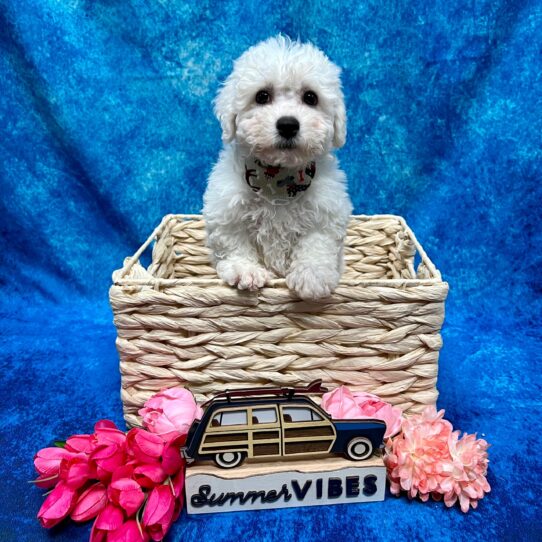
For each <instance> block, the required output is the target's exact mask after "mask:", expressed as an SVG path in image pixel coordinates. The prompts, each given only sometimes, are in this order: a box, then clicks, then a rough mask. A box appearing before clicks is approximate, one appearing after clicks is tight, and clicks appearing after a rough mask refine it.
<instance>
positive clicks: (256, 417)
mask: <svg viewBox="0 0 542 542" xmlns="http://www.w3.org/2000/svg"><path fill="white" fill-rule="evenodd" d="M276 421H277V411H276V410H275V409H274V408H253V409H252V423H253V424H258V423H275V422H276Z"/></svg>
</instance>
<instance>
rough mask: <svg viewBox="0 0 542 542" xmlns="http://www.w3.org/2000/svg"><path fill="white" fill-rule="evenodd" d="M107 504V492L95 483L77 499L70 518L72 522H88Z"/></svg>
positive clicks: (101, 485) (98, 483) (103, 487)
mask: <svg viewBox="0 0 542 542" xmlns="http://www.w3.org/2000/svg"><path fill="white" fill-rule="evenodd" d="M106 504H107V490H106V489H105V486H104V485H103V484H102V483H100V482H97V483H95V484H92V485H91V486H90V487H89V488H87V489H86V490H85V491H83V493H82V494H81V495H80V496H79V498H78V499H77V502H76V503H75V506H74V508H73V510H72V511H71V513H70V517H71V518H72V519H73V521H79V522H82V521H88V520H89V519H92V518H95V517H96V516H97V515H98V514H99V513H100V512H101V511H102V510H103V509H104V508H105V505H106Z"/></svg>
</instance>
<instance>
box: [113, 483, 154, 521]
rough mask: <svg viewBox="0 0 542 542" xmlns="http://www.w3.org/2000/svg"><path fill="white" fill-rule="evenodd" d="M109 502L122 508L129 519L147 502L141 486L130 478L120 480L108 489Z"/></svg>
mask: <svg viewBox="0 0 542 542" xmlns="http://www.w3.org/2000/svg"><path fill="white" fill-rule="evenodd" d="M107 496H108V497H109V500H110V501H111V502H112V503H113V504H115V505H117V506H118V507H120V508H122V509H123V510H124V511H125V512H126V515H127V516H128V517H130V516H133V515H134V514H135V513H136V512H137V511H138V510H139V507H140V506H141V505H142V504H143V501H144V500H145V494H144V493H143V491H142V490H141V486H140V485H139V484H138V483H137V482H136V481H135V480H130V479H129V478H120V479H119V480H115V481H114V482H112V483H111V485H110V486H109V487H108V489H107Z"/></svg>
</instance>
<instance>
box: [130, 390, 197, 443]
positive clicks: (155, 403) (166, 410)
mask: <svg viewBox="0 0 542 542" xmlns="http://www.w3.org/2000/svg"><path fill="white" fill-rule="evenodd" d="M139 414H140V416H142V417H143V425H144V426H145V427H146V429H147V430H149V431H150V432H151V433H157V434H158V435H161V436H162V437H164V438H165V439H166V440H169V439H171V438H174V437H176V436H177V435H179V434H181V435H186V434H187V433H188V429H189V428H190V425H191V424H192V422H193V421H194V419H199V418H201V416H202V414H203V412H202V410H201V408H200V407H199V406H198V405H197V404H196V401H195V399H194V396H193V395H192V394H191V393H190V392H189V391H188V390H187V389H185V388H169V389H165V390H162V391H160V392H159V393H157V394H156V395H153V396H152V397H151V398H150V399H149V400H148V401H147V402H146V403H145V407H144V408H142V409H140V410H139Z"/></svg>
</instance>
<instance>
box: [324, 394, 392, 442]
mask: <svg viewBox="0 0 542 542" xmlns="http://www.w3.org/2000/svg"><path fill="white" fill-rule="evenodd" d="M321 407H322V408H323V409H324V410H325V411H326V412H327V413H328V414H330V415H331V417H332V418H334V419H337V420H340V419H349V418H350V419H364V418H375V419H377V420H382V421H384V422H386V433H385V435H384V438H389V437H391V436H393V435H395V434H397V433H398V432H399V431H400V430H401V422H402V420H403V413H402V411H401V409H400V408H399V407H394V406H392V405H390V404H389V403H386V402H385V401H382V400H381V399H380V398H379V397H377V396H376V395H373V394H371V393H365V392H353V393H352V392H351V391H350V390H349V389H348V388H347V387H346V386H339V387H338V388H335V389H334V390H333V391H331V392H328V393H324V395H323V396H322V403H321Z"/></svg>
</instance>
